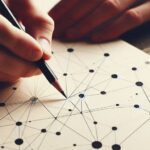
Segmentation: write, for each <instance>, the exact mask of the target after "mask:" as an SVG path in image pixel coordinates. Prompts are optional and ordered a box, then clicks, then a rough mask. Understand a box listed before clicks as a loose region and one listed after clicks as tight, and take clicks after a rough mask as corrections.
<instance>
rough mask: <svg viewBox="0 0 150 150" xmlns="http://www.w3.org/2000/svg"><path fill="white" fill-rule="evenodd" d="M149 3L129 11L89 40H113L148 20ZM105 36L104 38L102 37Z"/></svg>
mask: <svg viewBox="0 0 150 150" xmlns="http://www.w3.org/2000/svg"><path fill="white" fill-rule="evenodd" d="M149 8H150V1H147V2H146V3H144V4H142V5H139V6H137V7H135V8H132V9H129V10H128V11H126V12H125V13H124V14H123V15H122V16H120V17H119V18H118V19H117V20H115V21H113V22H112V23H111V24H110V25H108V26H107V27H105V28H103V29H102V30H100V31H98V32H95V33H93V35H92V36H91V40H92V41H93V42H104V41H108V40H112V39H115V38H117V37H119V36H120V35H122V34H123V33H125V32H127V31H129V30H131V29H133V28H135V27H137V26H139V25H141V24H143V23H144V22H147V21H149V20H150V9H149ZM104 35H105V36H104Z"/></svg>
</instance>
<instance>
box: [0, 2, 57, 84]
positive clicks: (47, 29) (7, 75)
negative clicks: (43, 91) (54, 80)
mask: <svg viewBox="0 0 150 150" xmlns="http://www.w3.org/2000/svg"><path fill="white" fill-rule="evenodd" d="M8 4H9V7H10V9H11V10H12V12H13V13H14V14H15V16H16V17H17V19H18V20H19V21H21V22H22V24H23V25H24V26H25V27H26V31H27V32H28V33H29V34H30V35H29V34H27V33H25V32H23V31H21V30H19V29H17V28H16V27H14V26H13V25H12V24H11V23H10V22H9V21H8V20H7V19H5V18H4V17H3V16H2V15H0V82H15V81H17V80H18V79H19V78H20V77H29V76H33V75H37V74H39V73H40V71H39V69H38V68H37V67H36V66H35V65H34V63H33V61H37V60H39V59H40V58H41V57H43V58H44V59H49V58H50V45H51V36H52V32H53V28H54V23H53V20H52V19H51V18H50V17H49V16H48V14H46V12H41V11H40V10H39V9H38V7H36V6H35V5H34V4H33V3H32V1H31V0H9V2H8Z"/></svg>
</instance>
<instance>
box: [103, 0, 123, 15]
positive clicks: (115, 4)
mask: <svg viewBox="0 0 150 150" xmlns="http://www.w3.org/2000/svg"><path fill="white" fill-rule="evenodd" d="M104 6H105V7H106V8H107V9H108V10H111V11H113V12H120V11H121V5H120V3H119V1H118V0H105V1H104Z"/></svg>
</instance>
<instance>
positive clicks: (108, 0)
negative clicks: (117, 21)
mask: <svg viewBox="0 0 150 150" xmlns="http://www.w3.org/2000/svg"><path fill="white" fill-rule="evenodd" d="M136 1H137V0H121V1H120V0H105V1H103V2H102V3H101V5H100V6H99V7H98V8H97V9H96V10H95V11H94V12H93V13H91V15H89V16H87V17H86V18H85V19H83V20H82V21H81V22H79V23H78V24H77V25H75V26H73V27H72V28H70V29H69V30H68V31H67V32H66V37H67V38H69V39H80V38H83V37H84V36H86V35H87V34H89V33H90V32H91V31H93V29H95V28H96V27H98V26H100V25H102V24H103V23H105V22H107V21H108V20H110V19H113V18H114V17H116V16H118V15H119V14H120V13H122V12H123V11H125V10H126V9H127V8H129V7H130V6H131V5H132V4H133V3H134V2H136Z"/></svg>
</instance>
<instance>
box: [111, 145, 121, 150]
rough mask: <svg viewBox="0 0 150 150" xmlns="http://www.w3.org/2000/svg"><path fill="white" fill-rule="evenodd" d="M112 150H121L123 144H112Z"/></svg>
mask: <svg viewBox="0 0 150 150" xmlns="http://www.w3.org/2000/svg"><path fill="white" fill-rule="evenodd" d="M112 150H121V146H120V145H118V144H114V145H113V146H112Z"/></svg>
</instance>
